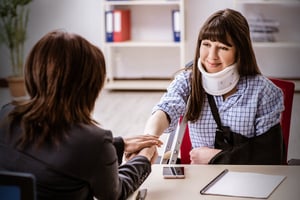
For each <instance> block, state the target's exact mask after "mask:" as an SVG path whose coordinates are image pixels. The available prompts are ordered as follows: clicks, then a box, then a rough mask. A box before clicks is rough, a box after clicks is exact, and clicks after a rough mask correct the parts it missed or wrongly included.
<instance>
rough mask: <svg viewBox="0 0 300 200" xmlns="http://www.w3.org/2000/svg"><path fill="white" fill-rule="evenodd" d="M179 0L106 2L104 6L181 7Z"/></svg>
mask: <svg viewBox="0 0 300 200" xmlns="http://www.w3.org/2000/svg"><path fill="white" fill-rule="evenodd" d="M180 3H181V2H180V1H179V0H148V1H147V0H145V1H142V0H135V1H105V3H104V5H112V6H113V5H159V6H161V5H179V4H180Z"/></svg>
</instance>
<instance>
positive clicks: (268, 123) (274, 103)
mask: <svg viewBox="0 0 300 200" xmlns="http://www.w3.org/2000/svg"><path fill="white" fill-rule="evenodd" d="M265 81H266V84H264V85H265V86H264V87H263V89H262V90H261V92H260V98H259V102H258V110H257V117H256V121H255V124H256V134H257V135H260V134H263V133H265V132H267V131H268V130H269V129H270V128H271V127H273V126H275V125H276V124H278V123H280V116H281V113H282V111H283V110H284V103H283V92H282V90H281V89H280V88H278V87H277V86H276V85H274V84H273V83H272V82H271V81H270V80H269V79H265Z"/></svg>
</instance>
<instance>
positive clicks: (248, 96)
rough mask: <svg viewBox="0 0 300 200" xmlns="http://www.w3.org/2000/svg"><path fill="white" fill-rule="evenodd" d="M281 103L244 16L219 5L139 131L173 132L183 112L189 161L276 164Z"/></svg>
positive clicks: (279, 155)
mask: <svg viewBox="0 0 300 200" xmlns="http://www.w3.org/2000/svg"><path fill="white" fill-rule="evenodd" d="M188 99H189V100H188ZM283 109H284V106H283V93H282V91H281V90H280V89H279V88H278V87H276V86H275V85H274V84H273V83H272V82H271V81H270V80H269V79H268V78H267V77H264V76H263V75H262V74H261V72H260V70H259V68H258V65H257V62H256V58H255V54H254V50H253V47H252V43H251V39H250V31H249V25H248V22H247V20H246V18H245V17H244V16H243V15H242V14H241V13H239V12H238V11H235V10H233V9H224V10H219V11H217V12H215V13H213V14H212V15H211V16H210V17H209V18H208V19H207V20H206V22H205V23H204V24H203V26H202V28H201V30H200V32H199V36H198V40H197V45H196V50H195V57H194V60H193V61H192V62H191V63H190V64H189V65H188V66H186V67H185V70H183V71H180V73H178V74H177V75H176V77H175V79H174V80H173V81H172V83H171V84H170V85H169V87H168V89H167V91H166V93H165V94H164V95H163V96H162V98H161V100H160V101H159V102H158V104H157V105H156V106H155V107H154V108H153V112H152V115H151V116H150V118H149V120H148V122H147V123H146V126H145V130H144V132H145V133H147V134H152V135H156V136H160V135H161V134H162V133H163V132H166V133H167V132H173V131H174V130H175V128H176V126H177V124H178V119H179V118H180V117H181V116H184V119H185V120H186V121H187V122H188V128H189V134H190V139H191V143H192V149H191V151H190V159H191V163H192V164H209V163H210V164H215V163H224V164H282V162H283V155H284V154H283V139H282V135H281V128H280V115H281V112H282V111H283ZM214 115H215V116H214ZM218 116H219V120H218V119H217V118H218Z"/></svg>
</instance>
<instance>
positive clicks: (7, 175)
mask: <svg viewBox="0 0 300 200" xmlns="http://www.w3.org/2000/svg"><path fill="white" fill-rule="evenodd" d="M35 191H36V190H35V177H34V176H33V175H32V174H29V173H21V172H11V171H0V199H3V200H4V199H5V200H35V199H36V194H35Z"/></svg>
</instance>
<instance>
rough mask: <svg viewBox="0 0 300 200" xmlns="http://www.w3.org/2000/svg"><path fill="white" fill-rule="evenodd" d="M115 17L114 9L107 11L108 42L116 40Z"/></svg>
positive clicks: (106, 28) (106, 31) (106, 34)
mask: <svg viewBox="0 0 300 200" xmlns="http://www.w3.org/2000/svg"><path fill="white" fill-rule="evenodd" d="M113 34H114V18H113V11H112V10H109V11H105V36H106V42H113V41H114V35H113Z"/></svg>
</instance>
